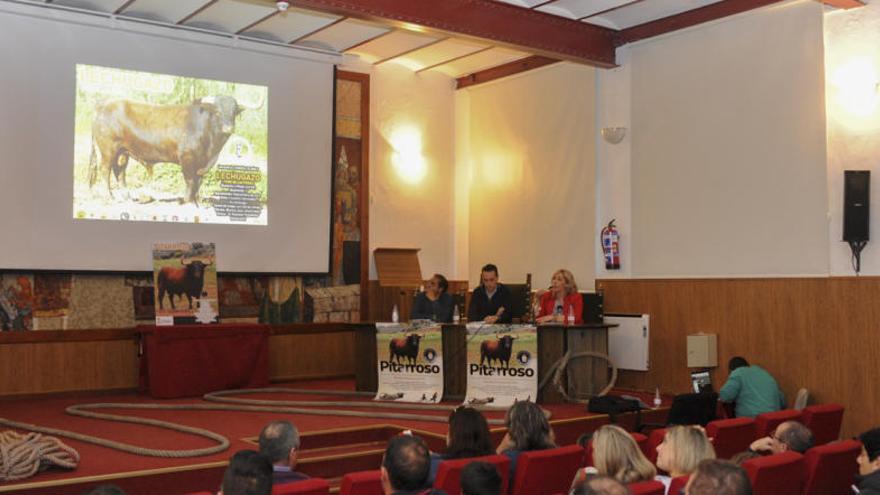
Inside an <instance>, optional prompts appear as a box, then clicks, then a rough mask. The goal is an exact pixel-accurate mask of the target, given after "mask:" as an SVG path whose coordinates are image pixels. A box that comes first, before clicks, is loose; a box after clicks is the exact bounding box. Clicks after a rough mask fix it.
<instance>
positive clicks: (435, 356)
mask: <svg viewBox="0 0 880 495" xmlns="http://www.w3.org/2000/svg"><path fill="white" fill-rule="evenodd" d="M440 328H441V327H440V325H437V324H435V323H427V324H407V323H377V324H376V351H377V356H378V358H379V359H378V368H379V369H378V372H379V390H378V391H377V392H376V397H375V400H381V401H397V402H422V403H437V402H440V400H441V399H442V398H443V344H442V338H441V334H440Z"/></svg>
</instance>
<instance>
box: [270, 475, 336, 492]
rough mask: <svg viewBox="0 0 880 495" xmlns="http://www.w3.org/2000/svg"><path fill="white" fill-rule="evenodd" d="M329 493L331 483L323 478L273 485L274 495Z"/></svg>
mask: <svg viewBox="0 0 880 495" xmlns="http://www.w3.org/2000/svg"><path fill="white" fill-rule="evenodd" d="M329 493H330V483H329V482H328V481H327V480H325V479H321V478H309V479H307V480H302V481H294V482H291V483H281V484H277V485H272V495H328V494H329Z"/></svg>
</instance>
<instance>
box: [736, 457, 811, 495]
mask: <svg viewBox="0 0 880 495" xmlns="http://www.w3.org/2000/svg"><path fill="white" fill-rule="evenodd" d="M742 467H743V469H745V471H746V474H747V475H748V476H749V479H750V480H751V481H752V493H753V495H780V494H783V493H791V494H797V493H801V492H802V491H803V489H804V483H805V481H806V465H805V463H804V456H802V455H800V454H798V453H797V452H783V453H781V454H774V455H768V456H765V457H758V458H755V459H749V460H748V461H745V462H743V464H742Z"/></svg>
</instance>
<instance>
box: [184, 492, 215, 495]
mask: <svg viewBox="0 0 880 495" xmlns="http://www.w3.org/2000/svg"><path fill="white" fill-rule="evenodd" d="M187 495H215V494H213V493H211V492H193V493H188V494H187Z"/></svg>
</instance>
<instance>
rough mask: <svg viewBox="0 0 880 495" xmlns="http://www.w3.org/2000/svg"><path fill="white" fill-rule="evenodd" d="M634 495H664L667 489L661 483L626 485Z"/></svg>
mask: <svg viewBox="0 0 880 495" xmlns="http://www.w3.org/2000/svg"><path fill="white" fill-rule="evenodd" d="M626 486H627V488H629V492H630V493H631V494H632V495H663V494H664V493H666V487H664V486H663V483H660V482H659V481H640V482H638V483H630V484H628V485H626Z"/></svg>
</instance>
